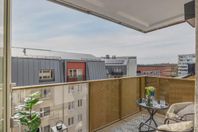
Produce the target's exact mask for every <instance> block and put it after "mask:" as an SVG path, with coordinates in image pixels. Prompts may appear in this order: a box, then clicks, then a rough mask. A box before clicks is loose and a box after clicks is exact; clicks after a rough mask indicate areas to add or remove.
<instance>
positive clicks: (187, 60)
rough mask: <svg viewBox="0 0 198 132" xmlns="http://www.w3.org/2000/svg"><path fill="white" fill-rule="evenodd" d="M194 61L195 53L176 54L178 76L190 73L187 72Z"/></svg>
mask: <svg viewBox="0 0 198 132" xmlns="http://www.w3.org/2000/svg"><path fill="white" fill-rule="evenodd" d="M194 63H195V54H183V55H178V76H179V77H182V76H186V75H189V74H191V73H189V68H190V69H192V64H194ZM189 66H191V67H189ZM190 71H192V70H190Z"/></svg>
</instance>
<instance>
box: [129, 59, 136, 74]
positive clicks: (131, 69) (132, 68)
mask: <svg viewBox="0 0 198 132" xmlns="http://www.w3.org/2000/svg"><path fill="white" fill-rule="evenodd" d="M136 75H137V59H129V60H128V64H127V76H136Z"/></svg>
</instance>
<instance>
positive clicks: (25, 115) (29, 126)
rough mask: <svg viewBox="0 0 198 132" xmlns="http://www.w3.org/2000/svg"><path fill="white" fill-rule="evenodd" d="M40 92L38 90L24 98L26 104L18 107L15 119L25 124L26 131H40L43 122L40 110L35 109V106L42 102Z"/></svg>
mask: <svg viewBox="0 0 198 132" xmlns="http://www.w3.org/2000/svg"><path fill="white" fill-rule="evenodd" d="M40 97H41V96H40V93H39V92H36V93H33V94H31V95H30V96H28V97H26V98H25V99H24V104H22V105H19V106H17V107H16V113H15V114H14V117H13V118H14V119H15V120H17V121H19V122H20V124H21V125H22V126H24V131H25V132H38V131H39V126H40V124H41V117H40V112H37V111H34V110H33V108H34V107H35V106H36V105H38V104H41V103H42V101H40Z"/></svg>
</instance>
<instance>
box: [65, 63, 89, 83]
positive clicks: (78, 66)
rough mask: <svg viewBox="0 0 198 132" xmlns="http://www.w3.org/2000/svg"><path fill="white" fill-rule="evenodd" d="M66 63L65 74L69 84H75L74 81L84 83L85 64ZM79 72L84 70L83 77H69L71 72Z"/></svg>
mask: <svg viewBox="0 0 198 132" xmlns="http://www.w3.org/2000/svg"><path fill="white" fill-rule="evenodd" d="M65 63H66V67H65V69H66V70H65V72H66V73H65V74H66V76H67V80H65V81H67V82H74V81H83V80H86V64H85V62H65ZM71 69H73V70H78V69H81V70H82V77H77V76H76V77H69V75H70V73H69V70H71Z"/></svg>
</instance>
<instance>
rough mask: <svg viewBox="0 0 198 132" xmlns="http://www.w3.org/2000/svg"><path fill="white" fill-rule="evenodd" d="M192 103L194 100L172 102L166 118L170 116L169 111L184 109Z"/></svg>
mask: <svg viewBox="0 0 198 132" xmlns="http://www.w3.org/2000/svg"><path fill="white" fill-rule="evenodd" d="M192 103H193V102H181V103H175V104H172V105H171V106H170V108H169V109H168V111H167V114H166V118H168V114H169V113H174V112H178V111H179V110H181V109H183V108H184V107H186V106H187V105H190V104H192Z"/></svg>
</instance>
